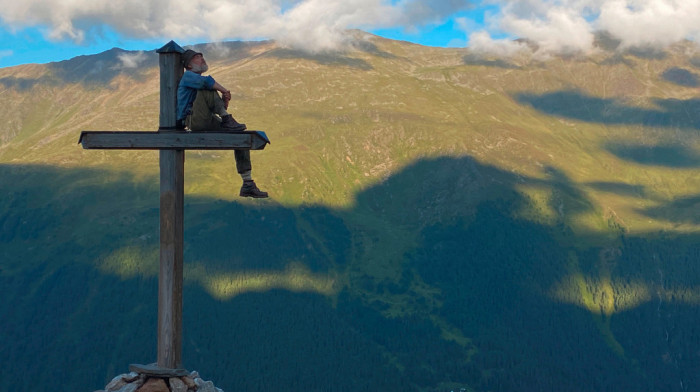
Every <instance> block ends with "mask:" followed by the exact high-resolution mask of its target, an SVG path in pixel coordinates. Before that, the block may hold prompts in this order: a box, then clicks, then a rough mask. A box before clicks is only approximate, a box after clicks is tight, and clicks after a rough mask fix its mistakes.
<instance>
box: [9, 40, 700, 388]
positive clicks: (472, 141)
mask: <svg viewBox="0 0 700 392" xmlns="http://www.w3.org/2000/svg"><path fill="white" fill-rule="evenodd" d="M354 34H355V37H356V38H357V40H356V41H355V44H354V45H353V47H352V49H350V50H348V51H346V52H343V53H333V54H328V53H326V54H308V53H304V52H297V51H294V50H290V49H285V48H282V47H279V46H278V45H277V44H276V43H274V42H270V41H261V42H227V43H218V44H207V45H200V46H197V49H199V50H202V51H203V52H204V54H205V57H207V58H208V60H209V63H210V72H211V74H212V75H213V76H214V78H215V79H216V80H217V81H219V82H220V83H221V84H223V85H224V86H226V87H228V88H230V89H231V90H232V92H233V96H234V99H233V101H232V107H231V109H232V112H233V114H234V116H235V117H236V119H238V120H239V121H241V122H244V123H246V124H248V127H249V129H260V130H264V131H266V133H267V134H268V135H269V137H270V139H271V140H272V144H271V145H270V146H268V147H267V148H266V149H265V150H264V151H255V152H253V153H252V159H253V175H254V178H255V179H256V182H257V183H258V184H259V185H260V187H261V188H262V189H264V190H266V191H269V192H270V194H271V195H272V198H271V199H268V200H248V199H241V198H239V197H237V196H236V194H237V190H238V187H239V186H240V178H238V175H237V174H236V172H235V169H234V167H233V157H232V154H231V153H230V152H225V151H191V152H187V154H186V165H185V177H186V178H185V203H186V206H185V290H184V297H185V298H184V300H185V305H184V340H183V344H184V351H183V361H184V366H185V367H186V368H187V369H190V370H198V371H199V372H200V374H202V376H203V377H204V378H206V379H211V380H213V381H214V383H215V384H216V385H217V386H219V387H221V388H222V389H224V390H226V391H239V390H242V391H248V390H261V391H266V390H273V389H281V388H283V389H285V390H293V391H297V390H298V391H310V390H314V391H358V390H370V391H383V390H409V391H436V392H437V391H451V390H460V389H464V390H466V391H498V390H504V391H510V390H522V391H563V390H566V391H604V390H615V391H618V390H635V391H672V390H687V391H691V390H698V389H700V376H699V375H698V372H697V370H698V369H699V368H700V331H699V330H698V322H697V321H698V320H699V319H700V314H699V308H698V303H699V302H700V291H699V289H698V287H700V271H698V267H697V266H698V263H699V262H700V259H699V256H698V255H700V245H699V244H700V241H698V240H699V239H700V238H699V229H700V213H699V212H698V208H697V205H698V203H699V202H700V191H699V189H700V175H699V174H700V154H699V153H698V151H700V150H699V149H700V135H699V132H698V130H699V128H700V121H699V120H698V119H699V118H700V116H699V114H700V101H699V100H698V99H697V87H698V84H699V83H700V82H699V81H698V74H699V73H700V70H699V68H700V60H699V59H700V57H696V56H695V55H694V53H695V51H696V48H695V47H694V45H693V44H691V43H688V42H681V43H678V44H677V45H675V46H673V47H670V48H668V49H667V50H665V51H663V52H660V51H644V50H639V49H637V50H629V51H621V50H619V49H618V48H615V45H612V44H611V43H610V42H608V41H605V42H603V41H601V42H603V43H601V45H600V48H599V51H598V52H597V53H595V54H593V55H590V56H585V57H584V56H567V57H552V58H548V59H544V58H539V59H538V58H532V57H530V56H527V55H524V54H523V55H520V56H519V57H515V58H512V59H502V58H492V57H488V56H484V55H480V54H478V53H473V52H471V51H469V50H467V49H442V48H431V47H423V46H419V45H414V44H410V43H407V42H400V41H392V40H387V39H382V38H379V37H376V36H371V35H368V34H363V33H359V32H355V33H354ZM158 86H159V78H158V69H157V55H156V54H155V52H148V53H146V52H128V51H123V50H121V49H117V48H115V49H112V50H110V51H107V52H104V53H101V54H97V55H94V56H81V57H78V58H74V59H71V60H68V61H64V62H59V63H50V64H45V65H37V64H33V65H22V66H17V67H11V68H2V69H0V117H1V118H3V119H5V121H4V124H3V127H1V128H0V191H1V192H2V195H3V196H2V198H1V199H0V288H1V289H0V290H1V291H0V292H1V293H2V295H3V301H1V302H0V320H2V321H1V322H0V347H2V354H3V366H1V367H0V376H2V378H3V379H5V380H11V384H12V385H13V387H14V389H16V390H56V389H59V390H61V389H62V390H95V389H100V388H102V387H103V386H104V385H105V384H106V383H107V382H108V381H109V380H110V379H111V378H112V377H113V376H115V375H117V374H120V373H124V372H126V371H127V366H128V364H129V363H149V362H153V361H155V355H156V350H155V346H156V336H155V334H156V323H157V313H156V307H157V274H158V261H157V260H158V199H159V198H158V192H159V185H158V154H157V153H156V152H153V151H105V150H83V149H82V148H81V147H80V145H78V144H77V141H78V136H79V134H80V131H81V130H122V131H123V130H156V129H157V127H158V105H159V91H158V88H159V87H158ZM6 382H8V383H9V382H10V381H6ZM57 385H59V387H57Z"/></svg>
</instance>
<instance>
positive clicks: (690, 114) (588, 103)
mask: <svg viewBox="0 0 700 392" xmlns="http://www.w3.org/2000/svg"><path fill="white" fill-rule="evenodd" d="M514 99H515V100H516V101H518V102H519V103H521V104H523V105H528V106H530V107H532V108H534V109H536V110H538V111H540V112H543V113H546V114H549V115H553V116H559V117H566V118H571V119H575V120H580V121H585V122H591V123H599V124H606V125H641V126H648V127H669V128H670V127H674V128H686V129H700V116H698V115H697V114H698V113H700V99H688V100H678V99H654V100H653V101H652V103H653V104H654V105H655V108H647V107H635V106H629V105H627V104H625V102H624V101H622V100H619V99H611V98H598V97H593V96H589V95H586V94H583V93H581V92H580V91H576V90H569V91H558V92H554V93H547V94H541V95H539V94H531V93H518V94H516V95H515V96H514Z"/></svg>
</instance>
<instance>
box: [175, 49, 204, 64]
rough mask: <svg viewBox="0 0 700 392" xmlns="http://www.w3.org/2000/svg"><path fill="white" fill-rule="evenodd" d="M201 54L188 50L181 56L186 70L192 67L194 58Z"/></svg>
mask: <svg viewBox="0 0 700 392" xmlns="http://www.w3.org/2000/svg"><path fill="white" fill-rule="evenodd" d="M198 54H201V53H200V52H195V51H194V50H192V49H187V50H186V51H185V53H183V54H181V55H180V60H181V61H182V66H183V67H185V68H188V67H189V65H190V61H192V57H194V56H196V55H198Z"/></svg>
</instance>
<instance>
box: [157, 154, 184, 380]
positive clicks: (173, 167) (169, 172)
mask: <svg viewBox="0 0 700 392" xmlns="http://www.w3.org/2000/svg"><path fill="white" fill-rule="evenodd" d="M184 157H185V152H184V151H183V150H161V151H160V272H159V274H158V366H160V367H163V368H170V369H176V368H179V367H181V366H182V362H181V356H182V286H183V282H182V279H183V272H182V270H183V259H184V257H183V243H184V213H183V211H184V200H185V195H184V189H185V185H184V182H185V180H184V178H185V158H184Z"/></svg>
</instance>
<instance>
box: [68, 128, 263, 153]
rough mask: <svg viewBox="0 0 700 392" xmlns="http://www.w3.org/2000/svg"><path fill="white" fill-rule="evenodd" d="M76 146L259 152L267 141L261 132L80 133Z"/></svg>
mask: <svg viewBox="0 0 700 392" xmlns="http://www.w3.org/2000/svg"><path fill="white" fill-rule="evenodd" d="M78 143H80V144H82V146H83V148H84V149H86V150H89V149H112V150H116V149H120V150H121V149H124V150H262V149H264V148H265V145H267V144H269V143H270V139H268V138H267V135H266V134H265V132H263V131H245V132H186V131H171V132H143V131H127V132H118V131H82V132H81V133H80V139H79V140H78Z"/></svg>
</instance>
